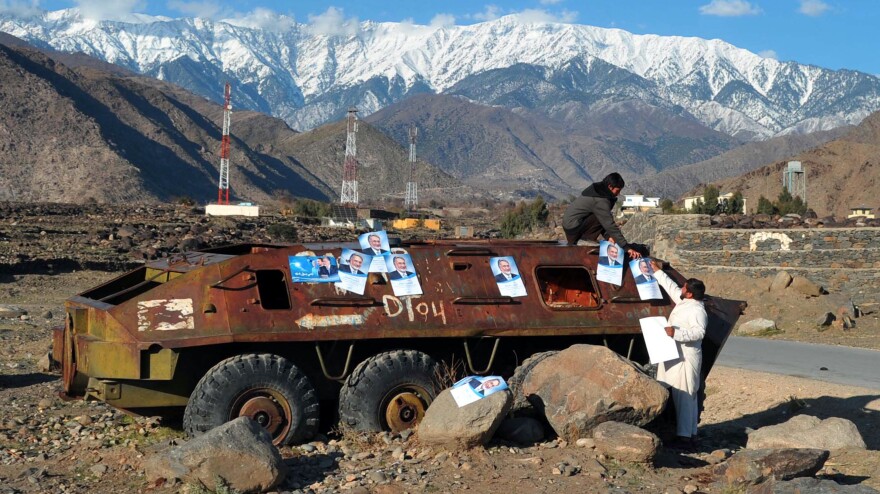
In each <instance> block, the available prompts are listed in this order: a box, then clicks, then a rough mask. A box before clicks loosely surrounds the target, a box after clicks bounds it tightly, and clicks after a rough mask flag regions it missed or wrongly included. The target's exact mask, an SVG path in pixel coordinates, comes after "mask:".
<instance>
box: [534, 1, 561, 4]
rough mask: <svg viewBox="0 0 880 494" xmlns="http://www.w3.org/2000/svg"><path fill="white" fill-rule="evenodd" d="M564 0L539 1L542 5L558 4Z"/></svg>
mask: <svg viewBox="0 0 880 494" xmlns="http://www.w3.org/2000/svg"><path fill="white" fill-rule="evenodd" d="M562 2H563V0H539V1H538V3H540V4H541V5H556V4H558V3H562Z"/></svg>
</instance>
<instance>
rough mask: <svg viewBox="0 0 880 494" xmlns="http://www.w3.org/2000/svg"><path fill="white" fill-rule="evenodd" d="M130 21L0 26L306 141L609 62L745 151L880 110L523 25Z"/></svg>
mask: <svg viewBox="0 0 880 494" xmlns="http://www.w3.org/2000/svg"><path fill="white" fill-rule="evenodd" d="M126 21H127V22H122V21H93V20H88V19H85V18H83V17H82V16H81V15H80V14H79V12H78V11H77V10H76V9H68V10H62V11H54V12H43V13H42V15H40V16H36V17H30V18H14V17H11V16H9V15H8V14H0V30H2V31H5V32H7V33H9V34H12V35H14V36H17V37H19V38H22V39H25V40H26V41H29V42H31V43H34V44H36V45H39V46H49V47H52V48H54V49H56V50H61V51H81V52H84V53H86V54H88V55H91V56H94V57H97V58H99V59H102V60H105V61H108V62H111V63H115V64H119V65H122V66H124V67H126V68H129V69H131V70H133V71H136V72H140V73H144V74H147V75H152V76H155V77H158V78H160V79H164V80H168V81H169V82H173V83H175V84H179V85H181V86H183V87H186V88H187V89H190V90H191V91H193V92H196V93H198V94H202V95H204V96H206V97H209V98H211V99H215V100H216V99H218V98H219V95H220V93H222V90H221V89H218V88H222V84H223V80H222V78H228V79H231V80H232V82H233V84H234V85H236V86H238V87H239V88H240V89H239V88H237V89H236V91H237V93H236V94H237V96H238V97H237V98H236V101H237V104H238V105H239V106H245V107H247V108H252V109H256V110H261V111H267V112H269V113H271V114H273V115H275V116H278V117H281V118H283V119H285V120H286V121H287V122H288V123H289V124H291V125H292V126H294V127H295V128H298V129H300V130H303V129H307V128H311V127H315V126H317V125H320V124H322V123H325V122H327V121H331V120H335V119H338V118H340V117H341V115H342V114H344V111H345V109H346V108H347V107H348V106H352V105H356V106H358V107H359V108H360V109H361V111H362V113H361V114H362V115H364V114H369V113H372V112H374V111H376V110H379V109H381V108H383V107H384V106H387V105H389V104H392V103H394V102H395V101H398V100H400V99H401V98H404V97H406V96H407V95H409V94H413V93H414V92H433V93H443V92H448V91H450V90H451V89H453V88H454V86H455V85H456V84H457V83H459V82H461V81H462V80H465V79H466V78H468V77H470V76H473V75H476V74H480V73H484V72H486V71H489V70H497V69H506V68H510V67H512V66H514V65H518V64H527V65H533V66H538V67H545V68H546V69H548V70H547V72H548V77H550V76H551V74H553V73H554V72H556V71H560V70H563V69H564V68H565V67H566V66H567V64H569V63H570V62H571V61H573V60H580V61H582V62H583V63H585V64H590V63H592V62H593V61H594V60H601V61H604V62H606V63H608V64H611V65H613V66H615V67H618V68H620V69H623V70H625V71H628V72H630V73H632V74H635V75H637V76H639V77H640V78H643V79H644V80H646V81H649V82H650V84H652V85H653V87H652V88H651V89H650V91H652V92H653V94H654V95H655V96H656V97H658V98H660V99H661V100H663V101H666V102H667V103H668V104H669V105H679V106H681V107H683V108H684V109H685V110H686V111H687V112H689V113H690V114H691V115H692V116H693V117H695V118H696V119H698V120H699V121H701V122H702V123H704V124H705V125H707V126H709V127H711V128H713V129H715V130H718V131H721V132H724V133H727V134H729V135H734V136H740V137H742V138H746V139H763V138H767V137H770V136H773V135H777V134H785V133H799V132H802V131H805V130H821V129H829V128H834V127H837V126H840V125H844V124H852V123H858V122H859V121H861V120H862V119H863V118H864V117H865V116H867V115H868V114H869V113H871V112H873V111H876V110H877V109H880V78H877V77H874V76H871V75H868V74H864V73H859V72H855V71H847V70H840V71H832V70H828V69H823V68H820V67H815V66H810V65H803V64H798V63H795V62H780V61H777V60H773V59H769V58H763V57H760V56H758V55H756V54H754V53H751V52H749V51H747V50H744V49H741V48H737V47H735V46H733V45H731V44H729V43H726V42H724V41H721V40H704V39H700V38H684V37H674V36H657V35H636V34H632V33H629V32H626V31H623V30H620V29H606V28H598V27H592V26H586V25H575V24H563V23H550V22H544V23H532V22H524V21H523V20H522V19H520V18H519V17H517V16H515V15H514V16H506V17H501V18H499V19H496V20H494V21H489V22H483V23H479V24H473V25H468V26H443V27H433V26H420V25H414V24H411V23H405V22H404V23H389V22H382V23H380V22H372V21H366V22H362V23H360V24H359V25H357V26H347V27H346V29H343V30H340V31H338V33H335V34H326V33H319V32H316V29H314V28H313V26H311V25H308V24H299V23H296V22H294V21H293V20H292V19H289V18H284V17H279V18H278V19H276V20H275V23H274V24H275V28H269V29H267V28H259V27H254V26H253V25H249V24H248V23H246V22H242V21H241V20H235V19H232V20H226V21H208V20H203V19H198V18H182V19H169V18H165V17H151V16H147V15H142V14H137V15H135V16H133V17H131V18H129V19H126ZM218 78H219V79H218ZM238 91H241V93H238ZM242 93H243V94H242ZM594 96H595V95H594ZM484 103H489V104H493V102H491V101H484Z"/></svg>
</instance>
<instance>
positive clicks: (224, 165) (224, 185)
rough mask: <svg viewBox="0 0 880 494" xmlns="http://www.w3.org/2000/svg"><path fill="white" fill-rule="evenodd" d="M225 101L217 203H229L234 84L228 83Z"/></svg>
mask: <svg viewBox="0 0 880 494" xmlns="http://www.w3.org/2000/svg"><path fill="white" fill-rule="evenodd" d="M224 95H225V98H224V103H223V139H222V140H221V141H220V187H219V188H218V189H217V204H229V145H230V142H229V123H230V121H231V120H232V86H230V85H229V83H228V82H227V83H226V90H225V92H224Z"/></svg>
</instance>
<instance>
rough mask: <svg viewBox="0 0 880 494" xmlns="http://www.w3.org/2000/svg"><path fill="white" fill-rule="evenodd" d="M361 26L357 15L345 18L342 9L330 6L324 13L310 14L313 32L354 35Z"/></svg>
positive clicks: (327, 34)
mask: <svg viewBox="0 0 880 494" xmlns="http://www.w3.org/2000/svg"><path fill="white" fill-rule="evenodd" d="M360 29H361V26H360V22H359V21H358V19H357V17H349V18H348V19H346V18H345V15H344V14H343V12H342V9H337V8H336V7H329V8H328V9H327V10H326V11H324V13H322V14H318V15H312V14H309V30H310V31H311V32H312V34H318V35H325V36H354V35H356V34H358V33H359V32H360Z"/></svg>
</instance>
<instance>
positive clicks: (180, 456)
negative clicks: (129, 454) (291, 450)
mask: <svg viewBox="0 0 880 494" xmlns="http://www.w3.org/2000/svg"><path fill="white" fill-rule="evenodd" d="M144 473H145V474H146V478H147V480H148V481H149V482H155V481H157V480H158V479H162V478H164V479H168V480H171V479H180V480H183V481H185V482H192V483H194V484H199V483H201V484H204V485H205V486H206V487H207V488H208V489H211V490H217V488H218V487H220V486H218V485H217V484H216V480H217V479H218V478H220V479H223V481H224V482H225V483H226V485H227V486H228V487H230V488H232V489H234V490H236V491H241V492H263V491H266V490H269V489H271V488H272V487H274V486H275V485H277V484H278V483H280V482H281V481H282V480H284V477H285V475H286V474H287V465H285V464H284V462H283V461H282V459H281V455H280V454H279V453H278V450H277V449H276V448H275V446H273V445H272V438H271V437H270V436H269V433H268V432H266V430H265V429H263V428H262V427H260V425H259V424H257V423H256V422H255V421H253V420H252V419H250V418H248V417H239V418H237V419H235V420H233V421H231V422H227V423H225V424H223V425H221V426H220V427H217V428H215V429H212V430H210V431H208V432H206V433H204V434H202V435H201V436H198V437H195V438H193V439H191V440H190V441H187V442H186V443H185V444H183V445H180V446H175V447H172V448H170V449H167V450H164V451H160V452H158V453H155V454H154V455H152V456H150V457H148V458H147V459H146V460H145V462H144Z"/></svg>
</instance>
